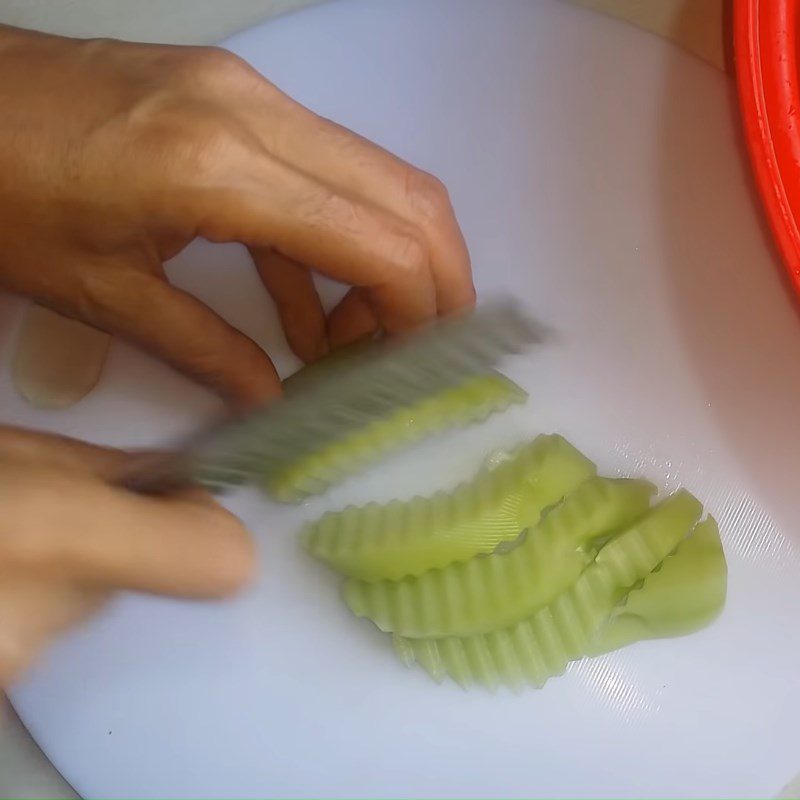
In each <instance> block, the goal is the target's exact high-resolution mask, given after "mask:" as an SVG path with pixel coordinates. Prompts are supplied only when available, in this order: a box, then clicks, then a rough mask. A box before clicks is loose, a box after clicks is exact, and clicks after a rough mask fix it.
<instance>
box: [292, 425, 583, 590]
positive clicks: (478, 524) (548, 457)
mask: <svg viewBox="0 0 800 800" xmlns="http://www.w3.org/2000/svg"><path fill="white" fill-rule="evenodd" d="M594 473H595V466H594V464H593V463H592V462H591V461H589V459H587V458H586V457H585V456H584V455H582V454H581V453H579V452H578V451H577V450H576V449H575V448H574V447H573V446H572V445H571V444H569V442H567V441H566V440H565V439H563V438H562V437H561V436H557V435H553V436H539V437H537V438H536V439H535V440H534V441H533V442H531V443H529V444H526V445H523V446H522V447H519V448H517V450H515V451H514V452H513V453H511V454H510V455H509V457H508V458H507V459H506V460H504V461H502V462H500V463H499V464H497V465H496V466H494V467H492V468H489V469H485V470H482V471H481V472H480V473H479V474H478V475H477V477H476V478H475V479H474V480H472V481H470V482H469V483H464V484H462V485H461V486H459V487H458V488H457V489H456V490H455V491H453V492H438V493H437V494H435V495H433V497H430V498H422V497H415V498H414V499H413V500H410V501H407V502H400V501H397V500H395V501H393V502H391V503H388V504H385V505H380V504H378V503H370V504H368V505H366V506H363V507H361V508H355V507H350V508H346V509H345V510H344V511H339V512H331V513H328V514H325V515H324V516H323V517H322V519H320V520H319V521H318V522H316V523H314V524H312V525H310V526H309V527H308V528H307V529H306V531H305V533H304V539H305V546H306V548H307V550H308V551H309V553H311V554H312V555H313V556H315V557H317V558H319V559H321V560H322V561H324V562H326V563H327V564H328V565H330V566H331V567H333V568H334V569H336V570H338V571H339V572H342V573H343V574H345V575H348V576H351V577H354V578H359V579H361V580H366V581H377V580H384V579H387V580H397V579H400V578H403V577H406V576H410V575H420V574H422V573H423V572H426V571H427V570H429V569H433V568H436V567H445V566H447V565H448V564H452V563H454V562H457V561H466V560H468V559H469V558H471V557H472V556H474V555H476V554H477V553H488V552H491V551H492V550H493V549H494V548H495V547H496V546H497V545H498V544H499V543H500V542H502V541H504V540H509V539H513V538H516V537H517V536H518V535H519V533H520V531H521V530H522V529H523V528H525V527H527V526H528V525H531V524H535V523H536V522H538V521H539V517H540V516H541V513H542V511H543V510H544V509H545V508H547V507H548V506H551V505H553V504H555V503H557V502H558V501H559V500H561V498H562V497H563V496H564V495H565V494H567V493H568V492H570V491H572V490H573V489H574V488H575V487H577V486H578V485H580V484H581V483H582V482H583V480H585V479H586V478H588V477H589V476H591V475H594Z"/></svg>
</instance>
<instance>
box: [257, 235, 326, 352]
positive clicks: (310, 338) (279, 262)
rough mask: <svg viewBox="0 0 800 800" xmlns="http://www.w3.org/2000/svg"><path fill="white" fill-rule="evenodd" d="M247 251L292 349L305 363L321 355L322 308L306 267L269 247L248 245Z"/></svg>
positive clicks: (322, 350)
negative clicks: (249, 247) (249, 248)
mask: <svg viewBox="0 0 800 800" xmlns="http://www.w3.org/2000/svg"><path fill="white" fill-rule="evenodd" d="M250 253H251V255H252V257H253V262H254V263H255V265H256V269H257V270H258V274H259V275H260V276H261V280H262V281H263V283H264V286H266V288H267V291H268V292H269V293H270V296H271V297H272V299H273V300H274V301H275V306H276V308H277V309H278V314H279V316H280V318H281V325H283V331H284V333H285V334H286V341H287V342H288V343H289V347H291V348H292V352H293V353H294V354H295V355H296V356H297V357H298V358H299V359H300V360H301V361H303V362H305V363H306V364H309V363H311V362H312V361H316V360H317V359H319V358H322V356H324V355H325V354H326V353H327V352H328V341H327V337H326V335H325V311H324V310H323V308H322V303H321V302H320V299H319V295H318V294H317V290H316V288H315V287H314V281H313V280H312V278H311V274H310V273H309V271H308V269H306V267H304V266H303V265H302V264H298V263H297V262H296V261H292V260H291V259H290V258H286V256H284V255H281V254H280V253H278V252H277V251H275V250H273V249H271V248H252V249H251V250H250Z"/></svg>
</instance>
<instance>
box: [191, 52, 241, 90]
mask: <svg viewBox="0 0 800 800" xmlns="http://www.w3.org/2000/svg"><path fill="white" fill-rule="evenodd" d="M192 51H193V52H192V58H191V59H190V66H191V69H192V70H193V72H194V77H195V78H196V79H197V78H199V79H200V80H201V81H209V80H210V81H212V82H213V81H225V80H227V79H229V78H231V77H238V76H240V75H241V74H242V73H243V72H248V71H249V70H250V68H249V67H248V65H247V63H246V62H245V61H243V60H242V59H241V58H239V56H237V55H234V54H233V53H232V52H231V51H230V50H226V49H225V48H224V47H196V48H192Z"/></svg>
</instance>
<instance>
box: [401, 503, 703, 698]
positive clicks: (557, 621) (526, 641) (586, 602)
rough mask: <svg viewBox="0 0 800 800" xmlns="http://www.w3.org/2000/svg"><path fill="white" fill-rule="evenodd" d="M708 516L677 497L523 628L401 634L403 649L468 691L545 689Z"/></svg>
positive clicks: (409, 658) (407, 657) (602, 554)
mask: <svg viewBox="0 0 800 800" xmlns="http://www.w3.org/2000/svg"><path fill="white" fill-rule="evenodd" d="M701 511H702V507H701V506H700V503H699V502H698V501H697V500H696V499H695V498H694V497H692V496H691V495H690V494H689V493H688V492H684V491H681V492H677V493H676V494H674V495H672V496H671V497H669V498H668V499H666V500H664V501H663V502H661V503H660V504H659V505H657V506H656V507H655V508H653V510H652V511H651V512H650V513H648V514H647V515H646V516H645V517H643V518H642V519H641V520H639V522H637V523H636V524H634V525H633V526H632V527H631V528H629V529H628V530H626V531H625V532H623V533H621V534H620V535H618V536H616V537H615V538H613V539H612V540H611V541H609V542H608V543H607V544H606V545H605V546H604V547H603V548H602V549H601V550H600V551H599V553H598V555H597V558H596V559H595V561H594V562H593V563H592V564H591V566H589V567H587V569H586V570H585V571H584V572H583V574H582V575H581V576H580V577H579V578H578V580H577V581H576V582H575V583H574V584H573V585H572V587H571V588H569V589H567V590H566V591H565V592H563V593H562V594H560V595H559V596H558V597H556V598H555V599H554V600H553V601H552V602H551V603H550V604H549V605H548V606H546V607H544V608H542V609H541V610H539V611H538V613H536V614H535V615H533V616H532V617H530V618H529V619H525V620H524V621H522V622H519V623H517V624H516V625H513V626H510V627H506V628H503V629H499V630H495V631H491V632H489V633H483V634H478V635H474V636H466V637H454V636H449V637H442V638H430V639H411V638H404V637H402V636H398V635H395V636H394V637H393V642H394V646H395V650H396V652H397V653H398V655H399V656H400V658H401V659H402V660H403V661H404V662H405V663H406V664H407V665H409V666H411V665H413V664H414V663H417V664H419V665H420V666H422V667H423V668H424V669H425V670H426V671H427V672H428V673H429V674H430V675H431V676H432V677H433V678H434V679H435V680H436V681H442V680H443V679H444V678H445V677H448V676H449V677H450V678H452V679H453V680H454V681H456V682H457V683H459V684H461V685H462V686H464V687H468V686H471V685H475V684H477V685H483V686H487V687H489V688H491V689H494V688H496V687H498V686H500V685H505V686H509V687H511V688H513V689H521V688H522V687H523V686H525V685H526V684H527V685H532V686H537V687H540V686H543V685H544V683H545V682H546V681H547V680H548V679H549V678H552V677H555V676H557V675H561V674H562V673H563V672H564V670H565V669H566V667H567V665H568V664H569V662H570V661H573V660H575V659H578V658H581V657H583V656H584V655H586V654H587V653H588V652H589V651H590V650H591V648H592V643H593V642H594V640H595V639H596V637H597V634H598V631H599V630H600V629H601V628H602V626H603V624H604V623H605V622H606V620H607V619H608V617H609V615H611V614H612V612H613V610H614V607H615V606H616V605H617V604H618V603H619V602H620V600H621V599H622V598H623V597H624V596H625V594H626V593H627V592H628V591H629V590H630V589H631V587H633V586H634V585H635V584H636V583H638V582H639V581H641V580H643V579H644V578H646V577H647V576H648V575H649V573H650V572H651V571H652V570H653V569H655V567H656V566H657V565H658V564H659V563H660V562H661V561H662V560H663V559H664V558H665V557H666V556H667V555H668V554H669V553H670V552H671V551H672V550H674V549H675V547H676V546H677V545H678V544H679V543H680V542H681V540H682V539H683V538H684V537H685V536H686V534H687V532H688V531H689V530H691V528H692V526H693V525H694V524H695V522H696V521H697V519H698V517H699V516H700V514H701ZM643 591H644V590H643Z"/></svg>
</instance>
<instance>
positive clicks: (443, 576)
mask: <svg viewBox="0 0 800 800" xmlns="http://www.w3.org/2000/svg"><path fill="white" fill-rule="evenodd" d="M654 491H655V490H654V487H653V486H652V485H651V484H649V483H647V482H646V481H636V480H626V479H610V478H590V479H589V480H587V481H585V482H584V483H583V484H581V486H579V487H578V488H577V489H576V490H575V491H574V492H572V493H571V494H569V495H567V497H566V498H565V499H564V500H563V501H562V502H561V503H560V504H559V505H557V506H555V507H554V508H553V509H551V510H550V511H549V512H548V513H547V514H546V515H545V516H544V518H543V519H542V520H541V521H540V522H539V523H538V525H536V526H535V527H533V528H531V529H530V530H529V531H528V533H527V535H526V536H525V537H524V539H523V540H521V541H520V543H519V545H518V546H517V547H515V548H513V549H510V550H507V551H504V552H496V553H492V554H488V555H478V556H475V557H474V558H472V559H470V560H469V561H466V562H463V563H459V564H451V565H450V566H447V567H444V568H442V569H435V570H430V571H429V572H426V573H424V574H422V575H419V576H417V577H414V578H404V579H403V580H400V581H378V582H376V583H366V582H364V581H358V580H352V579H351V580H349V581H347V582H346V583H345V588H344V596H345V601H346V602H347V605H348V606H349V607H350V609H351V610H352V611H353V613H355V614H356V615H358V616H360V617H367V618H369V619H371V620H372V621H373V622H374V623H375V624H376V625H377V626H378V627H379V628H380V629H381V630H383V631H387V632H394V633H397V634H399V635H401V636H407V637H412V638H428V637H443V636H470V635H473V634H477V633H485V632H487V631H491V630H496V629H498V628H503V627H507V626H509V625H513V624H514V623H515V622H518V621H519V620H522V619H525V618H527V617H530V616H531V615H533V614H535V613H536V611H538V610H539V609H540V608H542V607H543V606H544V605H546V604H547V603H549V602H551V601H552V600H553V598H555V597H556V596H557V595H558V594H560V593H561V592H563V591H564V590H565V589H567V588H568V587H569V586H570V585H571V584H572V583H574V582H575V581H576V580H577V579H578V577H579V576H580V574H581V572H582V571H583V570H584V568H585V567H586V566H587V564H588V563H589V562H590V561H591V560H592V556H593V551H592V548H591V546H590V545H591V542H592V541H593V540H595V539H598V538H600V537H604V536H608V535H609V534H611V533H614V532H616V531H618V530H620V529H621V528H623V527H625V526H627V525H629V524H631V523H632V522H633V521H634V520H635V519H637V518H638V517H640V516H642V515H643V514H644V513H645V512H646V511H647V509H648V507H649V504H650V497H651V496H652V494H653V493H654ZM671 508H672V505H669V506H667V507H666V509H667V510H664V511H660V512H653V513H654V514H656V519H658V518H659V517H660V516H661V515H663V514H667V513H669V509H671ZM698 514H699V511H698ZM614 547H615V546H614V542H613V541H612V542H611V543H609V544H608V545H607V546H606V547H605V548H603V550H602V551H601V554H605V553H608V556H607V558H606V557H605V556H604V558H605V559H606V560H608V561H609V562H610V566H613V565H614V564H613V558H614V554H615V552H616V551H615V549H614ZM644 555H646V553H645V554H644ZM622 557H624V558H625V559H629V556H628V554H627V553H622V555H621V558H622ZM598 558H600V556H598ZM656 563H657V562H656ZM648 571H649V570H648Z"/></svg>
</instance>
